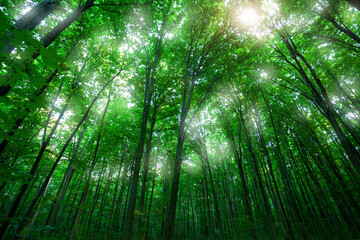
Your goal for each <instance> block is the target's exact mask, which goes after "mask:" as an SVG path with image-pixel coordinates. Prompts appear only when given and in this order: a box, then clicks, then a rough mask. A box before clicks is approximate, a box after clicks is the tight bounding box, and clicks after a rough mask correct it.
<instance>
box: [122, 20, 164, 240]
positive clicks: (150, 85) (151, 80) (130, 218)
mask: <svg viewBox="0 0 360 240" xmlns="http://www.w3.org/2000/svg"><path fill="white" fill-rule="evenodd" d="M165 23H166V21H165V19H163V22H162V26H161V29H160V32H159V37H158V39H157V41H156V49H155V56H154V63H153V66H152V70H151V76H150V72H149V73H148V76H147V80H146V89H145V97H144V107H143V113H142V120H141V127H140V140H139V145H138V147H137V151H136V158H135V165H134V171H133V177H132V183H131V191H130V197H129V206H128V210H127V213H126V224H125V233H124V239H125V240H131V239H132V238H131V237H132V229H133V222H134V211H135V206H136V196H137V185H138V181H139V172H140V165H141V158H142V155H143V152H144V145H145V135H146V127H147V122H148V116H149V111H150V105H151V99H152V96H153V91H154V84H155V73H156V69H157V66H158V63H159V59H160V53H161V48H162V46H161V45H162V41H163V37H164V34H165V32H164V31H165Z"/></svg>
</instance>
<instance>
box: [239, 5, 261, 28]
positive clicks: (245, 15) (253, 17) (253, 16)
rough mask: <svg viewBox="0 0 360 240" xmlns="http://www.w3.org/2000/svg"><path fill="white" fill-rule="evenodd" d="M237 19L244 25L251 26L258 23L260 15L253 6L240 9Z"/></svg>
mask: <svg viewBox="0 0 360 240" xmlns="http://www.w3.org/2000/svg"><path fill="white" fill-rule="evenodd" d="M239 20H240V21H241V23H242V24H244V25H245V26H248V27H251V26H255V25H257V24H258V23H259V21H260V17H259V15H258V14H257V13H256V11H255V10H254V9H253V8H244V9H242V10H240V13H239Z"/></svg>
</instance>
